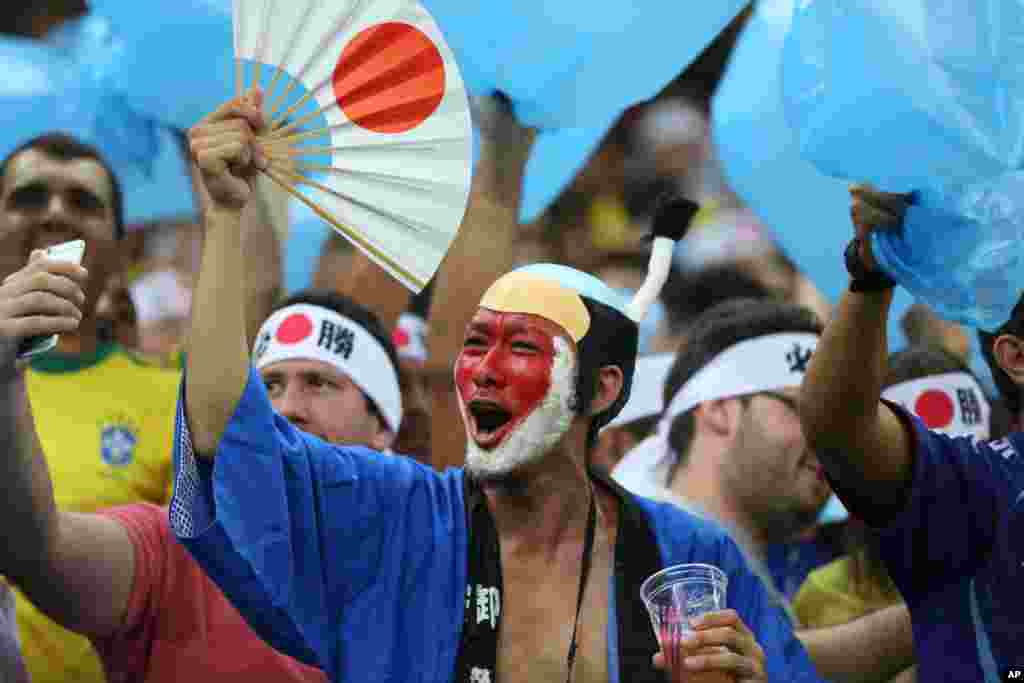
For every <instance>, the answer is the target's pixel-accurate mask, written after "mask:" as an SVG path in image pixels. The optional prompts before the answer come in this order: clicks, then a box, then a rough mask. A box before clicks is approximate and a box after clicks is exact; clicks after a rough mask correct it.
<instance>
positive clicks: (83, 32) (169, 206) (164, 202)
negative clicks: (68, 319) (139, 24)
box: [0, 17, 195, 223]
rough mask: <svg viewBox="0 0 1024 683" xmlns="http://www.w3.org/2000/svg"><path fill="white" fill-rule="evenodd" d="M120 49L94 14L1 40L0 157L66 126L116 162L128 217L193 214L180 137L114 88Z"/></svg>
mask: <svg viewBox="0 0 1024 683" xmlns="http://www.w3.org/2000/svg"><path fill="white" fill-rule="evenodd" d="M118 49H119V44H118V42H117V39H116V37H115V36H113V34H112V32H111V31H110V28H109V25H108V24H107V23H106V22H104V21H103V20H102V19H99V18H96V17H86V18H85V19H82V20H80V21H76V22H72V23H70V24H68V25H66V26H64V27H62V28H61V29H60V30H58V31H57V32H56V33H55V34H53V35H52V36H51V37H49V38H48V39H47V40H46V41H36V40H23V39H13V38H4V39H2V40H0V73H3V74H4V78H3V79H2V80H0V110H2V111H3V112H4V127H3V129H2V130H0V157H4V156H7V155H8V154H10V153H11V152H12V151H13V150H14V149H15V148H17V147H18V146H20V145H21V144H22V143H24V142H27V141H28V140H30V139H31V138H34V137H36V136H39V135H42V134H44V133H49V132H54V131H60V132H65V133H69V134H71V135H74V136H76V137H78V138H80V139H81V140H83V141H85V142H87V143H90V144H92V145H94V146H95V147H97V148H98V149H99V151H100V152H101V153H102V154H103V156H104V157H105V158H106V160H107V161H108V162H109V163H110V164H111V166H112V167H113V169H114V171H115V173H116V174H117V176H118V179H119V180H120V182H121V185H122V187H123V189H124V208H125V219H126V221H127V222H128V223H143V222H147V221H151V220H156V219H160V218H179V217H183V216H190V215H192V214H194V212H195V207H194V205H193V199H192V182H191V176H190V175H189V171H188V167H187V165H186V162H185V157H184V151H183V149H182V148H181V145H180V142H179V140H178V139H177V138H176V137H175V135H174V134H173V133H172V132H171V131H170V130H168V129H167V128H165V127H164V126H162V125H160V123H159V122H157V121H154V120H152V119H149V118H146V117H145V116H142V115H140V114H139V113H138V112H136V111H135V110H134V109H132V108H131V107H129V106H128V105H127V103H126V102H125V101H124V98H123V97H122V96H121V95H120V93H118V92H116V91H114V90H113V89H112V88H111V85H110V74H111V72H112V69H113V68H114V65H116V63H117V61H118V59H119V55H120V53H119V51H118Z"/></svg>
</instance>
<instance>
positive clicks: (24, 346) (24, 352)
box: [18, 240, 85, 360]
mask: <svg viewBox="0 0 1024 683" xmlns="http://www.w3.org/2000/svg"><path fill="white" fill-rule="evenodd" d="M84 255H85V242H84V241H83V240H72V241H71V242H64V243H63V244H55V245H53V246H52V247H49V248H48V249H47V250H46V258H48V259H53V260H54V261H70V262H71V263H75V264H78V265H81V263H82V256H84ZM58 336H59V335H56V334H51V335H50V336H48V337H29V338H28V339H24V340H22V342H21V344H20V345H19V346H18V360H25V359H26V358H32V357H33V356H38V355H40V354H42V353H46V352H47V351H52V350H53V349H54V348H55V347H56V346H57V337H58Z"/></svg>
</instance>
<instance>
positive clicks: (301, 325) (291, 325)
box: [276, 313, 313, 344]
mask: <svg viewBox="0 0 1024 683" xmlns="http://www.w3.org/2000/svg"><path fill="white" fill-rule="evenodd" d="M311 334H313V321H312V320H310V319H309V316H308V315H306V314H305V313H292V314H291V315H290V316H288V317H287V318H285V319H284V321H283V322H282V323H281V325H280V326H279V327H278V328H277V335H276V337H277V341H279V342H281V343H282V344H298V343H299V342H300V341H302V340H304V339H306V338H307V337H309V335H311Z"/></svg>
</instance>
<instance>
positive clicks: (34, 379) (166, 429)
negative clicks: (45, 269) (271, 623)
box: [0, 133, 179, 682]
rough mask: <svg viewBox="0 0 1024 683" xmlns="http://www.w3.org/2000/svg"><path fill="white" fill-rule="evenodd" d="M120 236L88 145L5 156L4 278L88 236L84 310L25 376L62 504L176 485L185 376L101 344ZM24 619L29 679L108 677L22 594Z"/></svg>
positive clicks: (71, 141) (117, 197)
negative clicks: (101, 316)
mask: <svg viewBox="0 0 1024 683" xmlns="http://www.w3.org/2000/svg"><path fill="white" fill-rule="evenodd" d="M124 234H125V226H124V218H123V211H122V193H121V187H120V184H119V183H118V180H117V178H116V177H115V175H114V173H113V171H112V170H111V168H110V166H109V165H108V164H107V162H106V161H104V160H103V158H102V157H101V156H100V154H99V153H98V152H97V151H96V150H95V149H93V148H92V147H90V146H88V145H85V144H83V143H82V142H80V141H79V140H77V139H75V138H73V137H70V136H68V135H64V134H61V133H53V134H48V135H44V136H42V137H39V138H36V139H33V140H30V141H28V142H26V143H25V144H23V145H22V146H21V147H19V148H18V149H16V150H15V151H14V152H12V153H11V154H10V155H9V156H8V157H7V158H6V159H5V160H4V161H3V162H0V253H2V254H3V258H4V263H5V266H7V267H8V270H6V271H5V272H4V273H2V275H4V276H7V275H9V274H10V273H12V272H13V271H14V270H17V269H18V268H20V267H21V266H22V265H23V264H24V263H25V262H26V261H28V257H29V253H30V252H31V251H32V250H35V249H45V248H47V247H50V246H53V245H56V244H61V243H63V242H67V241H70V240H75V239H81V240H84V241H85V254H84V257H83V260H82V265H83V266H84V267H85V268H86V270H87V272H88V273H89V276H88V279H87V281H85V282H84V283H83V285H82V289H83V291H84V294H85V300H84V301H83V302H82V303H81V309H80V310H81V313H82V319H81V321H80V323H79V325H78V326H77V327H76V328H75V329H74V330H71V331H68V332H66V333H64V334H62V335H61V337H60V341H59V342H58V345H57V348H56V349H55V350H54V351H52V352H50V353H48V354H45V355H41V356H37V357H36V358H34V359H33V360H32V363H31V366H30V367H29V369H28V370H27V371H26V373H25V382H26V384H27V386H28V392H29V396H30V397H31V400H32V407H33V412H34V413H35V420H36V423H37V425H38V433H39V437H40V439H41V440H42V445H43V448H44V449H45V450H46V452H48V453H50V455H51V459H50V474H51V476H52V478H53V485H54V495H55V497H56V500H57V504H58V505H59V506H60V507H61V508H64V509H67V510H75V511H93V510H96V509H98V508H100V507H105V506H110V505H120V504H125V503H134V502H136V501H139V500H146V501H149V502H152V503H158V504H164V503H166V502H167V497H168V494H169V489H170V483H171V461H170V454H169V453H168V448H167V444H168V441H167V440H168V439H170V438H171V437H172V435H173V422H172V420H173V406H174V399H175V395H176V392H177V386H178V383H179V375H178V373H175V372H170V371H166V370H161V369H159V368H155V367H149V366H147V365H145V364H144V363H142V362H140V361H139V359H138V358H137V357H136V356H135V355H133V354H132V353H129V352H128V351H127V350H125V349H123V348H122V347H120V346H119V345H117V344H116V343H114V342H113V341H109V340H107V341H104V340H103V339H102V338H101V335H100V327H99V325H98V323H97V315H96V308H97V302H98V301H99V298H100V295H101V294H102V292H103V290H104V288H105V286H106V284H107V281H108V278H109V277H110V276H111V275H112V274H113V273H114V272H115V270H116V269H117V267H118V249H119V244H120V240H121V239H122V238H123V237H124ZM18 620H19V623H20V626H21V636H22V640H23V642H24V649H25V656H26V661H27V663H28V667H29V670H30V671H31V673H32V676H33V678H35V679H37V680H65V679H74V680H79V681H96V682H98V681H102V680H103V672H102V670H101V668H100V663H99V660H98V659H97V658H96V656H95V653H94V652H93V650H92V648H91V647H90V646H89V643H88V642H87V641H86V640H85V639H83V638H80V637H78V636H76V635H75V634H73V633H70V632H68V631H66V630H64V629H62V628H61V627H60V626H58V625H57V624H55V623H53V622H52V621H50V620H49V619H47V618H46V617H45V615H43V614H42V613H40V612H39V611H38V610H36V609H35V607H33V606H32V605H31V604H30V603H29V602H28V601H27V600H24V599H23V598H22V597H21V596H19V599H18ZM55 652H56V653H59V655H58V656H55V655H54V653H55Z"/></svg>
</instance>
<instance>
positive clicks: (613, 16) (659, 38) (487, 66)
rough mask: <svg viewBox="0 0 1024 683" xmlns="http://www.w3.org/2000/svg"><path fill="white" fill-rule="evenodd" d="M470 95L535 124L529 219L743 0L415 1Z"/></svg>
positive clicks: (524, 212) (527, 191)
mask: <svg viewBox="0 0 1024 683" xmlns="http://www.w3.org/2000/svg"><path fill="white" fill-rule="evenodd" d="M423 4H424V6H425V7H426V8H427V9H428V10H429V11H430V13H431V14H432V15H433V17H434V18H435V20H436V21H437V23H438V25H439V26H440V27H441V30H442V32H443V33H444V36H445V39H446V40H447V41H448V44H449V45H450V46H451V48H452V50H453V51H454V52H455V55H456V59H457V60H458V62H459V67H460V68H461V70H462V76H463V79H464V80H465V82H466V87H467V88H468V89H469V91H470V92H471V93H472V94H474V95H488V94H491V93H493V92H495V91H501V92H503V93H505V94H506V95H508V96H509V98H510V99H511V100H512V103H513V105H514V108H515V113H516V117H517V118H518V119H519V120H520V121H521V122H522V123H524V124H525V125H528V126H533V127H536V128H538V129H540V131H541V132H540V135H539V136H538V138H537V141H536V142H535V143H534V149H533V152H532V154H531V157H530V162H529V165H528V167H527V173H526V178H525V180H524V185H523V202H522V206H521V210H520V219H521V220H522V221H523V222H529V221H532V220H534V219H536V218H537V217H538V216H539V215H540V214H541V213H542V212H543V211H544V209H545V208H547V206H548V205H550V204H551V202H553V201H554V200H555V199H556V198H557V197H558V195H559V194H560V193H561V191H562V190H563V189H565V187H566V186H567V185H568V184H569V183H570V182H571V181H572V179H573V178H574V177H575V175H576V173H577V172H579V170H580V169H581V168H582V167H583V165H584V164H585V163H586V161H587V159H588V157H589V156H590V155H591V153H592V152H593V151H594V150H595V149H596V148H597V146H598V145H599V144H600V142H601V140H602V139H603V138H604V136H605V134H606V133H607V132H608V130H609V128H610V127H611V126H612V125H613V124H614V123H615V122H616V121H617V120H618V118H619V116H621V115H622V112H624V111H625V110H626V109H627V108H628V107H630V106H632V105H633V104H635V103H637V102H640V101H643V100H647V99H650V98H652V97H654V96H655V95H656V94H657V93H658V92H659V91H660V90H661V89H662V88H664V87H665V85H667V84H668V83H669V82H670V81H671V80H672V79H673V78H675V77H676V76H678V75H679V74H680V73H681V72H682V71H683V70H684V69H685V68H686V67H687V66H688V65H689V64H690V62H692V61H693V60H694V59H696V57H697V56H698V55H700V53H701V52H702V51H703V50H704V48H705V47H707V45H708V44H709V43H711V41H712V40H714V39H715V37H716V36H717V35H718V34H719V33H721V31H722V29H724V28H725V27H726V26H727V25H728V24H729V22H730V21H732V19H733V18H735V17H736V15H737V14H738V13H739V12H740V10H742V9H743V7H744V6H745V5H746V4H747V3H746V1H745V0H704V1H703V2H699V3H693V2H691V3H680V2H676V1H674V0H653V1H650V0H649V1H648V2H644V3H621V2H596V3H595V2H583V1H582V0H564V1H563V2H554V3H553V2H537V1H536V0H532V1H531V0H523V1H520V2H465V1H464V0H423Z"/></svg>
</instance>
